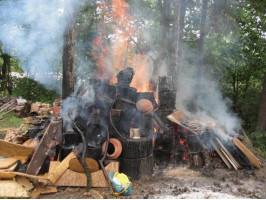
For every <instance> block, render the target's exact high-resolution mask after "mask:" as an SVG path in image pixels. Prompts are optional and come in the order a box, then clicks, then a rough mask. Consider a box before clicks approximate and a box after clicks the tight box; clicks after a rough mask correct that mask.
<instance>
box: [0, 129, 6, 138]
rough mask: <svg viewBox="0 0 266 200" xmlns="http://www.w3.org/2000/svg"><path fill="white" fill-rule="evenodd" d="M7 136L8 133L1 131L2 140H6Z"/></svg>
mask: <svg viewBox="0 0 266 200" xmlns="http://www.w3.org/2000/svg"><path fill="white" fill-rule="evenodd" d="M5 136H6V131H0V139H1V140H2V139H4V138H5Z"/></svg>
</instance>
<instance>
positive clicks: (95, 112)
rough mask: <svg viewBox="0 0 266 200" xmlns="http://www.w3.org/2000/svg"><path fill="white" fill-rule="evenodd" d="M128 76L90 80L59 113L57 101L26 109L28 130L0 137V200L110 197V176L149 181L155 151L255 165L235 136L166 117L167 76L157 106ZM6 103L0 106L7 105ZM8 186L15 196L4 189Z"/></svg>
mask: <svg viewBox="0 0 266 200" xmlns="http://www.w3.org/2000/svg"><path fill="white" fill-rule="evenodd" d="M133 76H134V70H133V69H132V68H125V69H124V70H122V71H120V72H119V73H118V74H117V83H115V84H110V80H106V79H90V80H89V84H88V85H85V84H83V85H81V86H80V87H79V89H78V90H77V92H76V93H75V94H74V95H73V96H71V97H69V98H68V99H66V100H64V101H63V102H62V108H61V101H60V100H56V101H55V104H54V107H53V108H52V107H51V106H50V105H46V104H45V105H44V104H40V103H35V104H33V105H32V106H31V110H30V113H31V115H32V117H30V118H28V124H31V125H32V127H31V128H29V129H28V131H27V132H25V133H24V134H22V135H20V136H19V139H16V140H8V141H7V140H0V156H1V158H0V159H1V162H0V163H1V164H0V179H3V180H1V181H0V184H1V185H4V186H3V187H7V185H8V187H9V188H11V189H7V190H5V191H3V192H4V193H3V194H0V196H6V197H13V198H16V197H23V198H27V197H29V193H30V192H31V195H30V196H31V197H32V198H37V197H38V196H39V195H40V194H44V193H49V192H52V193H53V192H56V191H57V189H56V187H57V186H75V187H87V188H91V187H109V189H110V192H113V187H112V184H111V182H110V178H109V177H108V175H109V174H110V173H111V172H118V171H119V172H123V173H125V174H127V175H128V176H129V177H130V179H131V180H138V179H140V178H142V177H144V176H149V175H151V174H152V173H153V161H154V158H155V159H157V158H158V154H157V153H154V152H156V150H170V151H171V152H172V154H173V155H174V157H175V159H176V160H179V161H182V160H186V161H187V162H188V163H192V164H193V165H194V166H196V167H202V166H203V165H207V164H208V162H209V161H210V160H211V158H215V159H216V158H220V160H221V161H223V162H224V163H225V165H226V166H227V167H228V168H229V169H235V170H238V169H240V168H252V167H254V166H255V167H257V168H260V163H259V160H258V159H257V158H256V157H255V156H254V155H253V154H252V153H251V152H250V151H249V150H248V149H247V148H246V147H245V146H244V145H243V143H242V142H241V141H240V140H239V139H238V138H239V136H238V138H237V137H236V136H230V135H227V134H225V133H224V130H223V129H222V128H221V127H218V126H214V125H213V124H211V123H206V122H202V121H199V120H195V119H191V118H189V117H187V116H186V115H185V114H184V113H182V112H181V111H179V110H175V111H174V112H173V110H174V109H175V98H176V94H175V88H174V84H173V81H172V79H171V77H159V87H158V93H159V94H158V97H159V99H158V102H159V103H158V104H157V101H156V100H155V96H154V93H153V92H137V89H136V88H133V87H130V83H131V81H132V79H133ZM8 102H9V103H8V104H5V105H4V107H11V105H13V104H15V100H12V101H11V100H10V101H8ZM2 107H3V106H2ZM48 109H49V111H48ZM60 109H61V111H60ZM59 111H60V112H59ZM42 112H44V114H47V115H44V116H41V114H42ZM51 113H53V114H54V115H55V116H52V115H50V114H51ZM171 113H172V114H171ZM11 141H12V142H11ZM14 142H16V143H19V144H15V143H14ZM162 144H164V145H162ZM168 159H169V158H168ZM14 178H15V179H14ZM15 187H16V191H17V193H16V194H14V193H12V192H11V191H12V190H14V188H15ZM12 188H13V189H12Z"/></svg>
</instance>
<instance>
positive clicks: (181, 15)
mask: <svg viewBox="0 0 266 200" xmlns="http://www.w3.org/2000/svg"><path fill="white" fill-rule="evenodd" d="M185 15H186V0H181V1H175V9H174V28H173V31H174V32H176V33H175V34H173V35H174V38H173V41H175V42H173V45H174V46H175V48H174V52H173V53H174V56H173V57H172V59H173V61H174V63H173V64H172V65H173V71H172V75H173V77H174V79H173V80H174V81H175V82H176V83H177V81H176V79H177V78H178V68H179V66H180V63H181V58H182V51H183V40H182V38H183V35H184V23H185Z"/></svg>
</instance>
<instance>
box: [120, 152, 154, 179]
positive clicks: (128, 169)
mask: <svg viewBox="0 0 266 200" xmlns="http://www.w3.org/2000/svg"><path fill="white" fill-rule="evenodd" d="M119 161H120V164H119V166H120V168H119V171H120V172H122V173H124V174H126V175H127V176H129V177H130V180H139V179H141V178H143V177H145V176H151V175H152V174H153V155H149V156H148V157H145V158H136V159H127V158H121V157H120V158H119Z"/></svg>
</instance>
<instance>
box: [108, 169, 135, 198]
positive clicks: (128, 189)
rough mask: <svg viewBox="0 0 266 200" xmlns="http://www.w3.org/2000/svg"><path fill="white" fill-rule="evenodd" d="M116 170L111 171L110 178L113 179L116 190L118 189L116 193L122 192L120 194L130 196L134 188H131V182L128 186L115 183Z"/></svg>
mask: <svg viewBox="0 0 266 200" xmlns="http://www.w3.org/2000/svg"><path fill="white" fill-rule="evenodd" d="M115 173H116V172H111V173H110V174H109V178H110V179H111V181H112V184H113V187H114V190H115V191H116V192H115V193H114V194H120V195H124V196H128V195H130V194H131V192H132V190H131V182H129V183H128V185H127V186H126V187H124V186H123V185H119V184H117V183H115V182H114V181H113V178H114V175H115Z"/></svg>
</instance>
